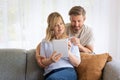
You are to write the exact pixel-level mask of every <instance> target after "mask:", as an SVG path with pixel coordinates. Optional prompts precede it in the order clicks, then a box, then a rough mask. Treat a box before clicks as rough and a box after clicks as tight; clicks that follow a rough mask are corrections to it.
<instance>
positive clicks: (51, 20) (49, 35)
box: [45, 12, 67, 41]
mask: <svg viewBox="0 0 120 80" xmlns="http://www.w3.org/2000/svg"><path fill="white" fill-rule="evenodd" d="M60 19H61V20H62V22H63V24H64V27H65V23H64V20H63V18H62V16H61V15H60V14H59V13H58V12H53V13H51V14H50V15H49V16H48V19H47V23H48V27H47V29H46V37H45V40H46V41H51V40H53V39H54V38H55V34H54V31H53V28H54V27H55V25H56V23H57V21H58V20H60ZM66 37H67V35H66V28H65V31H64V33H63V35H62V36H61V37H60V38H66Z"/></svg>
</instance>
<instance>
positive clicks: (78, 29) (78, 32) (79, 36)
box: [66, 6, 93, 53]
mask: <svg viewBox="0 0 120 80" xmlns="http://www.w3.org/2000/svg"><path fill="white" fill-rule="evenodd" d="M85 15H86V11H85V10H84V8H83V7H81V6H74V7H72V8H71V9H70V11H69V16H70V21H71V23H68V24H66V27H67V34H68V35H69V37H73V36H74V38H72V41H73V42H74V44H76V45H78V47H79V50H80V52H89V53H91V52H93V34H92V31H91V29H90V28H89V27H88V26H87V25H85V24H84V21H85V19H86V16H85Z"/></svg>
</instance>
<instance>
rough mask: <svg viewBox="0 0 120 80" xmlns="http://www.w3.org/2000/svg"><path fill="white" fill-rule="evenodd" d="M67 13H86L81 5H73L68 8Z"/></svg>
mask: <svg viewBox="0 0 120 80" xmlns="http://www.w3.org/2000/svg"><path fill="white" fill-rule="evenodd" d="M69 15H83V16H85V15H86V11H85V9H84V8H83V7H81V6H74V7H72V8H71V9H70V11H69Z"/></svg>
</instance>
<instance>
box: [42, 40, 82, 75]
mask: <svg viewBox="0 0 120 80" xmlns="http://www.w3.org/2000/svg"><path fill="white" fill-rule="evenodd" d="M61 47H62V46H61ZM70 51H71V53H72V54H73V55H75V56H76V57H77V58H78V59H79V60H80V52H79V48H78V46H75V45H73V44H72V46H71V48H70ZM52 53H53V44H52V41H50V42H47V41H45V40H43V41H42V42H41V47H40V55H41V56H43V57H46V58H48V57H50V56H51V55H52ZM63 67H72V68H73V65H72V64H71V63H70V61H69V58H68V57H64V58H61V59H60V60H59V61H58V62H55V63H52V64H50V65H49V66H48V67H46V68H45V69H44V70H45V73H44V75H46V74H47V73H49V72H51V71H52V70H54V69H58V68H63Z"/></svg>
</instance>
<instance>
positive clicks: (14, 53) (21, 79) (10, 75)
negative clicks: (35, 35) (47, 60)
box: [0, 49, 26, 80]
mask: <svg viewBox="0 0 120 80" xmlns="http://www.w3.org/2000/svg"><path fill="white" fill-rule="evenodd" d="M25 52H26V51H25V50H23V49H0V80H25V73H26V70H25V69H26V54H25Z"/></svg>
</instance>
